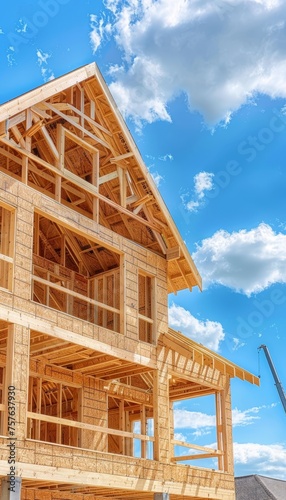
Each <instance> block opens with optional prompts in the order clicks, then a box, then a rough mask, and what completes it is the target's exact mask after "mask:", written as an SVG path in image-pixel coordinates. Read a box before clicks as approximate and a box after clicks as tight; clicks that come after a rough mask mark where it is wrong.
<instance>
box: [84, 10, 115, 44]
mask: <svg viewBox="0 0 286 500" xmlns="http://www.w3.org/2000/svg"><path fill="white" fill-rule="evenodd" d="M89 19H90V27H91V31H90V34H89V40H90V44H91V48H92V52H93V54H95V52H96V51H97V50H98V49H99V47H100V45H101V43H102V41H103V40H104V39H105V38H106V37H108V35H109V34H110V32H111V24H110V23H109V22H108V21H107V22H106V21H105V18H104V17H101V18H100V19H98V18H97V16H96V15H95V14H90V16H89Z"/></svg>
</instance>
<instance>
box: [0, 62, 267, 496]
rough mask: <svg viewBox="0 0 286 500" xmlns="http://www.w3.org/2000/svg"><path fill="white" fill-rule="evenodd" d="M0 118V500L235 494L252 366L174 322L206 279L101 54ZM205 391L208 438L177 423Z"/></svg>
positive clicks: (0, 111) (1, 110) (3, 110)
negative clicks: (236, 449) (211, 428)
mask: <svg viewBox="0 0 286 500" xmlns="http://www.w3.org/2000/svg"><path fill="white" fill-rule="evenodd" d="M0 128H1V134H0V304H1V305H0V450H1V454H0V479H1V480H2V484H1V486H0V491H1V488H2V497H4V498H5V499H6V496H7V494H10V493H8V490H7V480H8V483H9V481H10V483H9V484H12V483H11V475H12V480H13V476H16V478H17V485H18V486H17V487H19V489H20V493H19V494H17V495H18V496H17V498H16V500H107V499H108V498H113V499H118V500H119V499H126V500H131V499H133V498H136V499H137V500H145V499H146V500H149V499H150V500H151V499H154V498H156V499H157V498H163V497H164V498H168V499H169V500H179V499H180V500H187V499H190V500H198V499H200V500H206V499H209V500H234V478H233V456H232V423H231V401H230V379H231V378H232V377H238V378H240V379H242V380H245V381H248V382H250V383H252V384H258V379H257V378H256V377H254V376H253V375H252V374H251V373H249V372H247V371H246V370H244V369H242V368H240V367H238V366H236V365H234V364H232V363H231V362H230V361H228V360H226V359H225V358H222V357H221V356H219V355H218V354H216V353H214V352H212V351H210V350H209V349H207V348H205V347H204V346H202V345H199V344H197V343H196V342H194V341H192V340H190V339H187V338H186V337H185V336H184V335H182V334H181V333H179V332H176V331H174V330H172V329H170V328H169V327H168V304H167V297H168V293H169V292H177V291H179V290H182V289H185V288H188V289H190V290H191V289H192V288H193V287H194V286H199V287H200V288H201V278H200V275H199V273H198V270H197V269H196V266H195V264H194V262H193V261H192V258H191V256H190V254H189V252H188V250H187V248H186V246H185V244H184V242H183V240H182V238H181V236H180V234H179V232H178V230H177V228H176V226H175V224H174V222H173V220H172V218H171V216H170V214H169V212H168V210H167V208H166V206H165V204H164V202H163V200H162V198H161V196H160V193H159V192H158V189H157V187H156V186H155V184H154V181H153V179H152V177H151V175H150V174H149V172H148V169H147V168H146V167H145V165H144V163H143V161H142V158H141V156H140V154H139V152H138V149H137V147H136V145H135V143H134V141H133V139H132V137H131V135H130V133H129V131H128V129H127V127H126V125H125V123H124V121H123V119H122V117H121V115H120V113H119V111H118V109H117V107H116V104H115V103H114V101H113V98H112V96H111V95H110V93H109V91H108V89H107V86H106V84H105V82H104V81H103V78H102V76H101V74H100V72H99V70H98V68H97V66H96V65H95V64H91V65H88V66H85V67H83V68H80V69H78V70H76V71H73V72H72V73H70V74H68V75H65V76H63V77H61V78H59V79H57V80H54V81H52V82H49V83H47V84H45V85H44V86H42V87H40V88H38V89H35V90H33V91H31V92H29V93H27V94H25V95H23V96H20V97H19V98H17V99H14V100H13V101H10V102H8V103H6V104H4V105H2V106H1V107H0ZM202 397H208V398H212V400H213V405H214V408H215V414H216V415H215V418H216V426H215V427H216V444H215V446H214V447H213V446H204V445H203V444H202V443H199V442H195V443H194V442H191V441H194V440H192V439H190V442H185V441H182V440H180V439H178V438H177V437H178V436H177V435H176V427H175V416H176V413H175V412H176V406H175V408H174V404H175V403H179V402H182V401H185V400H191V401H193V400H195V399H196V398H202ZM11 442H13V443H14V445H15V446H14V448H15V455H13V453H14V451H13V450H14V449H13V450H12V451H11V447H9V443H11ZM11 446H12V445H11ZM11 453H12V455H11ZM5 495H6V496H5ZM19 495H20V496H19ZM158 495H159V496H158ZM8 498H9V499H10V497H8ZM11 499H12V497H11ZM13 499H14V497H13Z"/></svg>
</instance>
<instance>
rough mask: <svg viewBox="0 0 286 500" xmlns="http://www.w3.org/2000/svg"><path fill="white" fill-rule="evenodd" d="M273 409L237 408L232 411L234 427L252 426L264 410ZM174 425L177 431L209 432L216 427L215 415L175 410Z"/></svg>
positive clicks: (258, 407)
mask: <svg viewBox="0 0 286 500" xmlns="http://www.w3.org/2000/svg"><path fill="white" fill-rule="evenodd" d="M269 408H272V405H271V406H254V407H253V408H249V409H248V410H244V411H242V410H238V409H237V408H235V409H234V410H232V423H233V426H234V427H242V426H246V425H251V424H254V423H255V422H256V420H258V419H259V418H260V417H259V412H260V411H261V410H263V409H269ZM174 424H175V429H176V430H178V429H186V428H189V429H195V430H196V431H198V430H200V431H201V430H202V429H203V428H206V429H205V430H208V429H209V428H211V427H215V425H216V417H215V415H208V414H206V413H201V412H196V411H189V410H185V409H180V408H175V409H174Z"/></svg>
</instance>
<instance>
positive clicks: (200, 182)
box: [181, 172, 214, 212]
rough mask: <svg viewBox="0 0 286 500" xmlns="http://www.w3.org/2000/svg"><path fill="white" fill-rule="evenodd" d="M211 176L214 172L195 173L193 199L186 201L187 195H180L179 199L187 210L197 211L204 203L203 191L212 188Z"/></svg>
mask: <svg viewBox="0 0 286 500" xmlns="http://www.w3.org/2000/svg"><path fill="white" fill-rule="evenodd" d="M213 177H214V174H213V173H211V172H199V173H198V174H196V175H195V177H194V192H195V199H194V200H190V201H188V202H186V196H187V195H183V196H181V200H182V202H183V204H184V206H185V208H186V209H187V210H188V211H189V212H197V211H198V209H199V208H200V207H202V206H203V205H204V197H205V192H206V191H211V190H212V189H213Z"/></svg>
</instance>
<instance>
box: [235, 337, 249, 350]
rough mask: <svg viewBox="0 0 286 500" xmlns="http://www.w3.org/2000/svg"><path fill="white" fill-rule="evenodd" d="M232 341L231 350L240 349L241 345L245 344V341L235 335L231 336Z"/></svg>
mask: <svg viewBox="0 0 286 500" xmlns="http://www.w3.org/2000/svg"><path fill="white" fill-rule="evenodd" d="M232 341H233V348H232V349H233V351H237V350H238V349H240V348H241V347H244V346H245V345H246V343H245V342H242V341H241V340H240V339H238V338H237V337H233V339H232Z"/></svg>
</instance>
